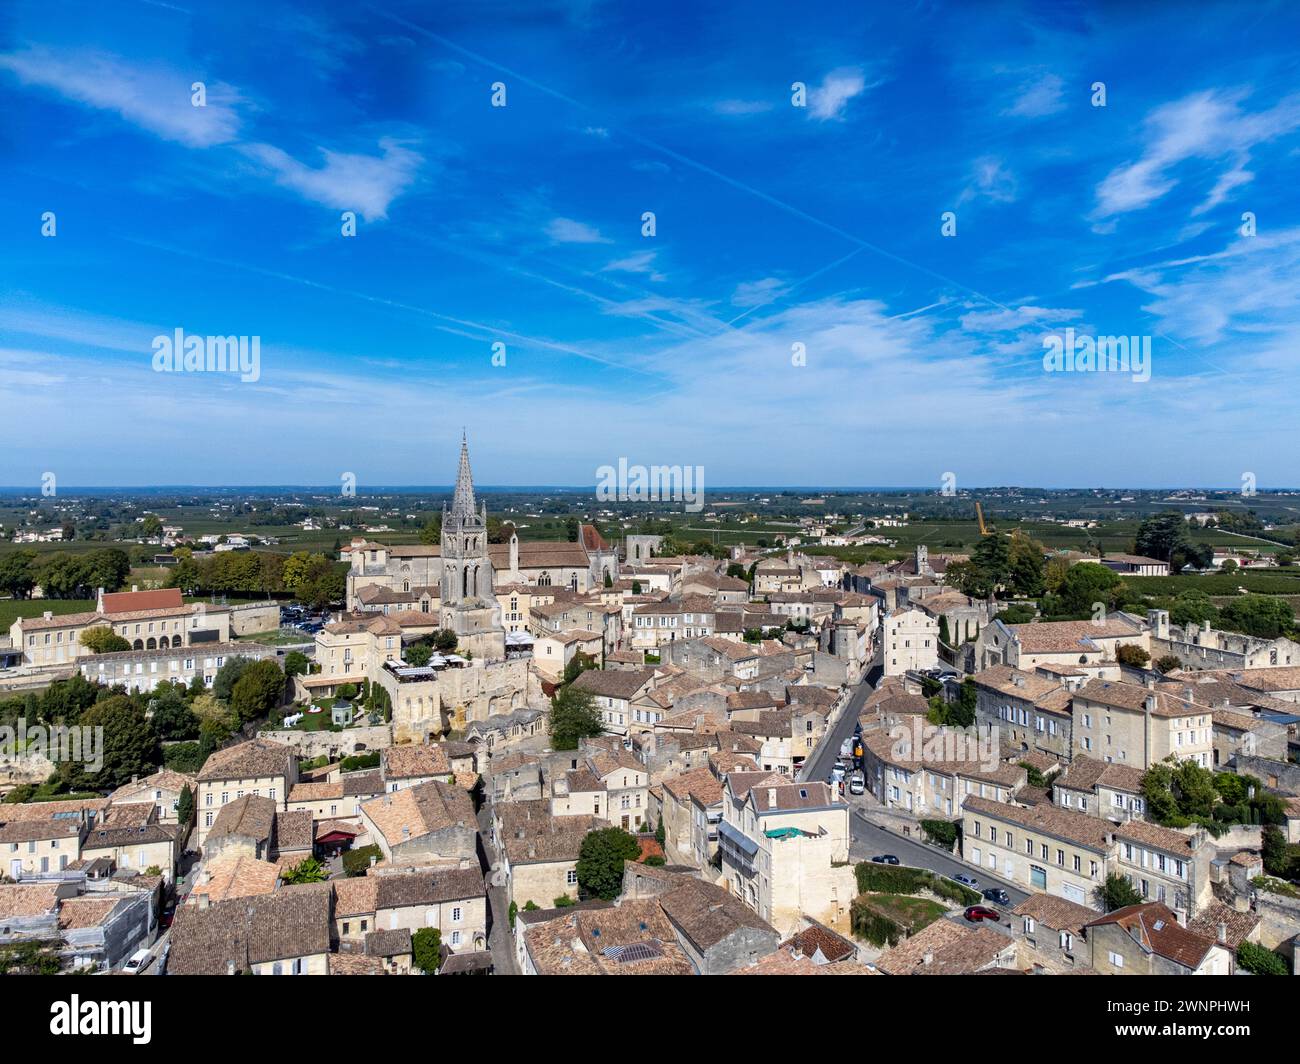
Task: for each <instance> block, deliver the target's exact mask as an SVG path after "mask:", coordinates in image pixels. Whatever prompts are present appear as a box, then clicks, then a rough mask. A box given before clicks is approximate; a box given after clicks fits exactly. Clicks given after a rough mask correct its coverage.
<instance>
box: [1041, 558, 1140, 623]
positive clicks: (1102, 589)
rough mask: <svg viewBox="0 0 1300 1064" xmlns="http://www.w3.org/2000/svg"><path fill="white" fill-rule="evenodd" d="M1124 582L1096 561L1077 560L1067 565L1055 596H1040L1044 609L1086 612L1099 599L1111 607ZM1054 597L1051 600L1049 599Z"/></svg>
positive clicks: (1045, 611) (1070, 612)
mask: <svg viewBox="0 0 1300 1064" xmlns="http://www.w3.org/2000/svg"><path fill="white" fill-rule="evenodd" d="M1123 590H1124V582H1123V581H1122V580H1121V579H1120V578H1119V575H1118V574H1117V573H1116V572H1115V570H1113V569H1108V568H1107V567H1106V566H1104V565H1098V564H1097V563H1096V562H1079V563H1078V564H1077V565H1072V566H1070V571H1069V572H1068V573H1066V575H1065V581H1064V582H1063V583H1062V584H1061V587H1060V589H1059V590H1058V591H1057V593H1056V595H1055V596H1052V595H1049V596H1046V597H1045V598H1044V604H1043V612H1044V613H1057V612H1059V613H1064V614H1072V615H1076V616H1088V615H1090V614H1092V613H1093V611H1094V610H1095V609H1096V604H1097V603H1100V604H1101V605H1102V606H1103V607H1104V608H1106V609H1108V610H1109V609H1114V608H1115V606H1116V605H1117V604H1118V601H1119V599H1120V597H1121V596H1122V594H1123ZM1051 599H1055V600H1056V601H1055V602H1049V600H1051Z"/></svg>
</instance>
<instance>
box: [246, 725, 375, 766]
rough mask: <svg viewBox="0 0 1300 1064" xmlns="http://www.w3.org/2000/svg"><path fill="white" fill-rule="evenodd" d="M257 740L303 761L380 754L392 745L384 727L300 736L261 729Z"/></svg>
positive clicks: (300, 732)
mask: <svg viewBox="0 0 1300 1064" xmlns="http://www.w3.org/2000/svg"><path fill="white" fill-rule="evenodd" d="M257 737H258V738H259V739H267V740H269V741H270V742H273V743H283V744H284V745H285V746H292V747H294V748H295V749H296V750H297V751H298V756H299V757H300V758H303V759H305V760H311V759H312V758H316V757H320V756H322V755H325V756H328V757H330V758H335V757H347V756H349V755H351V754H355V753H358V752H360V753H365V752H367V751H370V750H384V749H386V748H388V747H390V746H392V745H393V737H392V732H391V729H390V728H389V726H388V725H387V724H377V725H374V726H372V727H365V728H344V729H343V731H337V732H332V731H318V732H304V731H295V730H292V729H288V728H282V729H271V728H265V729H263V730H262V731H260V732H258V733H257Z"/></svg>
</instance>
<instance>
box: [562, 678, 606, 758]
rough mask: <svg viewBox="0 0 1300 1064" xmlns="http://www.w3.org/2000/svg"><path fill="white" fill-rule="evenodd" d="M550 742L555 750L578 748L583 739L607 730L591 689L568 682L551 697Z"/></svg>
mask: <svg viewBox="0 0 1300 1064" xmlns="http://www.w3.org/2000/svg"><path fill="white" fill-rule="evenodd" d="M549 727H550V733H551V744H552V745H553V746H554V747H555V749H556V750H576V749H577V748H578V743H579V741H580V740H582V739H587V738H592V737H594V736H597V735H599V734H601V732H602V731H604V728H605V725H604V721H603V720H602V719H601V715H600V710H599V709H598V708H597V706H596V699H595V698H594V697H593V696H592V694H591V692H590V691H583V690H580V689H579V688H576V687H574V686H573V685H572V684H566V685H565V686H564V687H562V688H560V690H559V691H558V692H557V693H556V695H555V697H554V698H553V699H551V719H550V722H549Z"/></svg>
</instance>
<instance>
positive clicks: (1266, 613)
mask: <svg viewBox="0 0 1300 1064" xmlns="http://www.w3.org/2000/svg"><path fill="white" fill-rule="evenodd" d="M1219 623H1220V624H1221V625H1222V626H1223V627H1224V628H1226V629H1228V630H1229V631H1233V632H1244V633H1245V634H1246V635H1253V636H1258V637H1259V638H1261V639H1276V638H1277V637H1278V636H1280V635H1285V634H1286V633H1287V632H1289V631H1291V630H1292V629H1293V628H1294V627H1295V610H1293V609H1292V608H1291V604H1290V603H1289V602H1287V600H1286V599H1284V598H1281V597H1279V596H1276V595H1242V596H1240V597H1238V598H1235V599H1233V600H1232V601H1231V602H1229V603H1228V604H1227V605H1225V606H1224V607H1223V609H1221V610H1220V611H1219Z"/></svg>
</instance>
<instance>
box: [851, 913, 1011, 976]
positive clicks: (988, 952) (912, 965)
mask: <svg viewBox="0 0 1300 1064" xmlns="http://www.w3.org/2000/svg"><path fill="white" fill-rule="evenodd" d="M1008 949H1012V950H1014V949H1015V943H1014V941H1013V940H1011V939H1009V938H1007V937H1006V935H1003V934H1001V933H1000V932H998V931H994V930H993V929H992V928H990V927H978V928H968V927H963V926H962V925H960V924H956V923H954V922H953V921H951V920H936V921H935V922H934V923H932V924H930V925H929V926H927V927H925V928H922V929H921V930H920V931H918V932H917V933H916V934H915V935H913V936H912V937H911V938H907V939H904V940H903V941H902V942H900V943H899V944H898V945H897V946H894V947H892V948H890V949H887V950H886V951H885V952H884V953H882V954H881V955H880V958H879V959H878V960H877V961H876V967H877V968H878V969H879V970H880V971H882V972H884V973H885V974H886V975H971V974H973V973H975V972H977V971H979V970H980V969H981V968H990V967H994V966H995V964H996V962H997V960H998V957H999V955H1000V954H1002V953H1003V952H1005V951H1006V950H1008ZM927 956H928V957H929V963H928V964H927V963H926V958H927Z"/></svg>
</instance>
